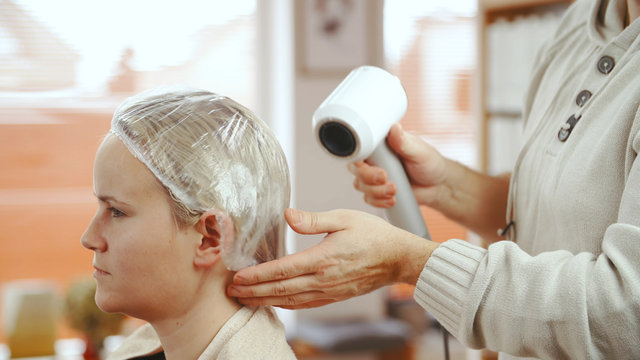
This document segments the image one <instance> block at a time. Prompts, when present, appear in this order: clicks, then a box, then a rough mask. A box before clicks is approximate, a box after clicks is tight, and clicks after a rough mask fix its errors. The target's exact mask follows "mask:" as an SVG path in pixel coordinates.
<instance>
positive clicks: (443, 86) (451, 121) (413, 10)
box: [384, 0, 478, 242]
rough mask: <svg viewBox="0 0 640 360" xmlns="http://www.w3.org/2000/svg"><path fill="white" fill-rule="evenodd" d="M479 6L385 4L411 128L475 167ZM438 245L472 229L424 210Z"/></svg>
mask: <svg viewBox="0 0 640 360" xmlns="http://www.w3.org/2000/svg"><path fill="white" fill-rule="evenodd" d="M475 12H476V2H475V1H470V0H465V1H455V2H447V1H444V0H443V1H421V2H417V1H416V2H394V1H387V2H385V9H384V22H385V23H384V29H385V30H384V44H385V58H386V61H387V67H388V69H389V70H390V71H391V72H392V73H394V74H396V75H397V76H398V77H399V78H400V81H401V82H402V84H403V85H404V88H405V90H406V92H407V97H408V99H409V105H408V109H407V115H406V116H405V118H404V119H403V120H402V125H403V128H404V129H405V130H408V131H411V132H413V133H415V134H418V135H419V136H421V137H422V138H423V139H424V140H425V141H427V142H428V143H430V144H431V145H433V146H434V147H435V148H436V149H438V150H439V151H440V152H441V153H442V154H443V155H445V156H447V157H449V158H452V159H454V160H457V161H459V162H461V163H463V164H465V165H468V166H470V167H475V165H476V162H477V160H476V158H477V149H478V146H477V142H476V124H475V123H474V119H473V114H472V81H473V75H474V72H475V67H476V24H475ZM422 210H423V214H424V216H425V219H426V222H427V226H428V227H429V231H430V233H431V236H432V237H433V239H434V240H435V241H440V242H441V241H446V240H448V239H451V238H461V239H466V231H465V230H464V229H463V228H461V227H460V226H458V225H457V224H455V223H453V222H452V221H450V220H448V219H446V218H445V217H444V216H442V215H441V214H439V213H438V212H436V211H434V210H432V209H426V208H425V209H422Z"/></svg>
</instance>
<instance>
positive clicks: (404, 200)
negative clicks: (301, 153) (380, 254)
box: [313, 66, 431, 239]
mask: <svg viewBox="0 0 640 360" xmlns="http://www.w3.org/2000/svg"><path fill="white" fill-rule="evenodd" d="M406 111H407V95H406V93H405V91H404V88H403V87H402V84H401V83H400V80H399V79H398V78H397V77H395V76H393V75H391V74H390V73H388V72H387V71H385V70H383V69H380V68H378V67H375V66H361V67H358V68H356V69H354V70H353V71H351V73H350V74H349V75H348V76H347V77H346V78H345V79H344V80H342V82H341V83H340V85H338V87H337V88H336V89H335V90H333V92H332V93H331V95H329V97H327V99H326V100H325V101H323V102H322V104H320V106H319V107H318V109H317V110H316V112H315V113H314V114H313V131H314V133H315V135H316V136H315V137H316V139H317V140H318V141H319V143H320V145H322V147H323V148H324V149H325V150H327V151H328V152H329V153H330V154H331V155H334V156H336V157H338V158H341V159H344V160H347V161H349V162H353V161H360V160H365V159H368V161H369V162H370V163H372V164H374V165H376V166H379V167H381V168H383V169H385V170H386V171H387V174H388V176H389V179H390V180H391V181H392V182H393V183H394V184H396V186H397V188H398V191H397V193H396V200H397V201H396V204H395V205H394V206H393V207H391V208H388V209H386V215H387V218H388V220H389V222H390V223H391V224H393V225H395V226H397V227H399V228H402V229H404V230H407V231H409V232H411V233H413V234H416V235H418V236H421V237H423V238H426V239H431V236H430V235H429V231H428V230H427V226H426V225H425V223H424V219H423V218H422V214H421V212H420V209H419V208H418V202H417V201H416V198H415V196H414V195H413V191H412V189H411V185H410V184H409V180H408V179H407V175H406V173H405V170H404V167H403V166H402V163H401V162H400V159H399V158H398V156H397V155H396V154H395V153H394V152H393V150H391V148H389V146H388V145H387V142H386V137H387V134H388V133H389V129H391V125H393V124H395V123H396V122H398V121H400V119H402V117H403V116H404V114H405V112H406Z"/></svg>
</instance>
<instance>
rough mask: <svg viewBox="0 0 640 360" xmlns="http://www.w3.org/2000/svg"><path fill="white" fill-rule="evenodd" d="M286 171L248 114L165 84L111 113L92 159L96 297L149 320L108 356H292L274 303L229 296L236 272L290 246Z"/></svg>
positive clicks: (89, 241)
mask: <svg viewBox="0 0 640 360" xmlns="http://www.w3.org/2000/svg"><path fill="white" fill-rule="evenodd" d="M289 187H290V186H289V172H288V167H287V163H286V159H285V157H284V154H283V152H282V149H281V148H280V145H279V144H278V141H277V140H276V138H275V137H274V135H273V134H272V133H271V131H270V130H269V129H268V127H267V126H266V125H265V124H264V123H263V122H262V121H261V120H260V119H258V118H257V117H256V116H255V115H254V114H253V113H251V111H249V110H248V109H246V108H245V107H243V106H241V105H240V104H238V103H236V102H235V101H233V100H231V99H229V98H226V97H223V96H219V95H216V94H213V93H210V92H206V91H201V90H193V89H176V88H162V89H155V90H152V91H148V92H145V93H142V94H140V95H137V96H134V97H132V98H129V99H127V100H126V101H125V102H124V103H123V104H122V105H121V106H120V107H119V108H118V109H117V110H116V112H115V114H114V117H113V120H112V124H111V130H110V131H109V134H108V135H107V136H106V138H105V139H104V141H103V143H102V144H101V146H100V148H99V149H98V152H97V154H96V160H95V165H94V191H95V195H96V197H97V198H98V200H99V207H98V210H97V213H96V215H95V216H94V218H93V220H92V221H91V223H90V224H89V227H88V228H87V230H86V232H85V234H84V235H83V237H82V244H83V246H85V247H86V248H88V249H90V250H92V251H94V260H93V266H94V268H95V272H94V276H95V278H96V281H97V291H96V303H97V304H98V306H99V307H100V308H101V309H102V310H104V311H106V312H121V313H125V314H127V315H130V316H133V317H136V318H139V319H143V320H146V321H147V322H148V323H149V324H147V325H145V326H143V327H142V328H141V329H139V330H137V331H136V332H135V333H134V334H132V335H131V336H130V337H129V338H128V339H126V340H125V342H124V344H123V345H122V346H121V347H120V348H119V349H117V350H116V351H114V353H112V354H111V356H110V358H111V359H132V358H149V359H162V358H166V359H179V360H182V359H203V360H204V359H248V358H272V359H293V358H295V357H294V355H293V353H292V351H291V348H290V347H289V345H288V344H287V342H286V339H285V335H284V328H283V326H282V324H281V323H280V321H279V320H278V319H277V317H276V315H275V313H274V312H273V310H272V309H271V308H269V307H253V308H249V307H242V306H241V305H239V304H237V303H236V302H235V301H234V300H233V299H232V298H229V297H227V296H226V295H225V287H226V286H227V285H228V284H229V282H230V281H231V278H232V276H233V274H234V272H235V271H237V270H239V269H241V268H244V267H247V266H250V265H254V264H257V263H259V262H264V261H267V260H272V259H275V258H276V257H278V256H280V255H281V254H282V253H283V246H284V233H285V229H284V220H283V219H282V212H283V210H284V209H285V208H286V206H287V205H288V203H289Z"/></svg>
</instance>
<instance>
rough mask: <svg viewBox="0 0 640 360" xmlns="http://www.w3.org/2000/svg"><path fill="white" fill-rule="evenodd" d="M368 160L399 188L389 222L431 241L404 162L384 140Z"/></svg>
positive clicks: (389, 209) (389, 213)
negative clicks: (384, 172) (381, 169)
mask: <svg viewBox="0 0 640 360" xmlns="http://www.w3.org/2000/svg"><path fill="white" fill-rule="evenodd" d="M368 160H369V162H371V163H372V164H373V165H375V166H378V167H381V168H383V169H385V170H386V171H387V176H388V177H389V180H391V182H393V183H394V184H396V187H397V188H398V191H397V192H396V204H395V205H394V206H393V207H391V208H388V209H386V213H387V218H388V219H389V222H390V223H391V224H393V225H394V226H397V227H399V228H402V229H404V230H407V231H409V232H411V233H413V234H416V235H418V236H421V237H423V238H425V239H428V240H431V235H429V230H428V229H427V225H426V224H425V223H424V219H423V218H422V213H421V212H420V208H419V207H418V201H417V200H416V197H415V196H414V195H413V190H412V189H411V184H409V179H408V178H407V174H406V172H405V171H404V167H403V166H402V162H401V161H400V159H399V158H398V156H397V155H396V154H395V153H394V152H393V150H391V148H390V147H389V145H388V144H387V142H386V141H384V140H383V141H382V142H380V144H379V145H378V146H377V147H376V149H375V150H374V151H373V153H372V154H371V156H370V157H369V159H368Z"/></svg>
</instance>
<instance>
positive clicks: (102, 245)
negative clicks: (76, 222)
mask: <svg viewBox="0 0 640 360" xmlns="http://www.w3.org/2000/svg"><path fill="white" fill-rule="evenodd" d="M97 217H98V215H97V214H96V216H94V217H93V219H91V222H90V223H89V225H88V226H87V229H86V230H85V231H84V234H82V238H81V239H80V242H81V243H82V246H84V247H85V248H87V249H89V250H93V251H97V252H104V251H105V250H106V249H107V242H106V241H105V240H104V237H103V236H102V235H101V234H100V229H99V228H100V227H99V221H98V219H97Z"/></svg>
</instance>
